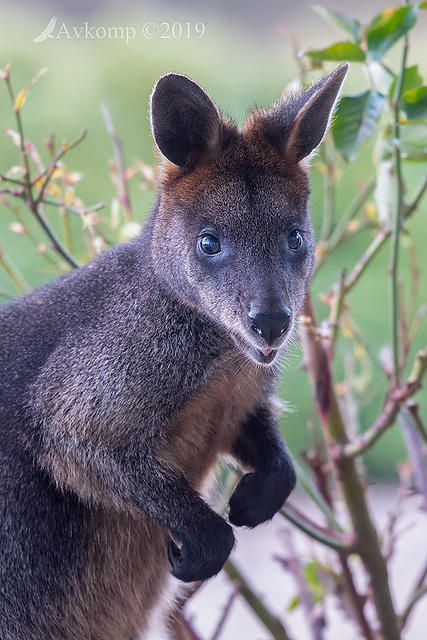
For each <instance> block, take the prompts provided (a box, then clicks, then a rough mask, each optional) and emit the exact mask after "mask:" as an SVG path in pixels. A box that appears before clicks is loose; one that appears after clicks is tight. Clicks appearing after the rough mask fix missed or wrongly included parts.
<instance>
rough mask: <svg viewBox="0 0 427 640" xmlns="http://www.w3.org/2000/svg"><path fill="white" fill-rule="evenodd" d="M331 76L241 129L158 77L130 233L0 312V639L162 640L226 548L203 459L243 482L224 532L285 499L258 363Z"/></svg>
mask: <svg viewBox="0 0 427 640" xmlns="http://www.w3.org/2000/svg"><path fill="white" fill-rule="evenodd" d="M346 71H347V65H342V66H341V67H339V68H338V69H337V70H336V71H335V72H334V73H332V75H330V76H328V77H327V78H324V79H323V80H321V81H320V82H318V83H317V84H315V85H313V86H312V87H311V88H309V89H307V90H305V91H301V92H300V93H298V94H296V95H295V96H294V97H292V98H284V99H282V100H281V101H279V102H278V103H277V104H276V105H275V106H273V107H272V108H271V109H269V110H255V111H253V112H252V113H250V115H249V116H248V118H247V120H246V122H245V124H244V126H243V128H242V130H241V131H239V130H238V129H237V128H236V126H235V125H234V124H233V123H232V122H231V121H229V120H226V119H224V118H223V117H222V116H221V114H220V112H219V111H218V109H217V108H216V106H215V105H214V103H213V102H212V100H211V99H210V98H209V96H208V95H207V94H206V93H205V92H204V91H203V90H202V89H201V88H200V87H199V86H198V85H197V84H195V83H194V82H192V81H191V80H189V79H188V78H186V77H185V76H182V75H176V74H169V75H166V76H164V77H162V78H160V80H159V81H158V83H157V84H156V86H155V88H154V91H153V94H152V99H151V118H152V127H153V134H154V138H155V141H156V143H157V145H158V148H159V150H160V152H161V154H162V155H163V163H162V167H161V178H160V187H159V192H158V197H157V202H156V204H155V206H154V209H153V212H152V214H151V217H150V219H149V221H148V223H147V224H146V225H145V227H144V229H143V231H142V233H141V235H140V236H139V237H137V238H136V239H134V240H133V241H131V242H129V243H128V244H124V245H121V246H118V247H116V248H114V249H112V250H110V251H106V252H105V253H103V254H102V255H100V256H99V257H98V258H96V260H94V261H93V262H91V263H90V264H88V265H86V266H85V267H83V268H81V269H78V270H75V271H73V272H70V273H68V274H67V275H65V276H63V277H61V278H59V279H57V280H55V281H54V282H52V283H50V284H48V285H46V286H43V287H41V288H39V289H37V290H35V291H34V292H33V293H31V294H29V295H27V296H24V297H22V298H20V299H18V300H15V301H13V302H11V303H8V304H5V305H3V306H1V307H0V370H1V385H0V492H1V505H0V556H1V557H0V638H1V640H129V639H130V638H148V639H149V640H154V638H166V637H167V631H166V630H165V629H164V630H161V629H160V627H159V622H160V624H161V625H162V624H164V620H165V619H166V618H167V616H168V613H169V606H170V603H171V602H172V600H173V597H174V595H173V592H174V591H176V588H177V587H178V586H179V584H180V581H181V582H191V581H195V580H203V579H207V578H209V577H211V576H213V575H215V574H216V573H217V572H218V571H219V570H220V569H221V567H222V566H223V564H224V562H225V561H226V559H227V557H228V555H229V553H230V551H231V550H232V548H233V545H234V536H233V531H232V528H231V526H230V525H229V524H228V523H227V522H226V520H225V519H223V518H222V517H220V516H219V515H217V514H216V513H214V511H213V510H212V509H211V508H210V507H209V506H208V504H207V503H206V502H205V501H204V500H203V499H202V497H201V495H200V491H201V490H202V487H203V485H204V483H205V481H206V480H207V477H208V475H209V473H210V472H211V471H212V470H213V468H214V466H215V463H216V462H217V461H218V459H219V458H220V456H222V455H231V456H233V457H234V458H235V459H236V460H237V461H238V462H239V463H240V464H241V465H242V467H243V468H245V469H247V470H248V473H247V474H246V475H244V476H243V478H242V480H241V481H240V482H239V484H238V485H237V487H236V488H235V490H234V493H233V495H232V497H231V500H230V510H229V514H228V520H229V521H230V522H231V523H232V524H234V525H237V526H248V527H255V526H256V525H258V524H259V523H261V522H265V521H266V520H269V519H270V518H272V517H273V515H274V514H275V513H276V511H278V509H279V508H280V507H281V506H282V504H283V502H284V501H285V500H286V498H287V497H288V495H289V493H290V491H291V490H292V488H293V487H294V484H295V472H294V469H293V466H292V463H291V461H290V459H289V457H288V454H287V453H286V450H285V448H284V445H283V443H282V441H281V438H280V435H279V432H278V428H277V424H276V419H275V414H274V409H273V404H272V394H273V393H274V390H275V385H276V380H277V376H278V368H277V364H276V363H277V360H278V358H280V356H281V355H282V354H283V352H284V351H285V349H286V345H287V344H288V343H289V341H290V340H291V336H292V334H294V332H295V329H296V326H297V323H298V317H299V315H300V313H301V309H302V305H303V301H304V297H305V293H306V288H307V284H308V280H309V277H310V272H311V269H312V265H313V256H314V239H313V231H312V226H311V223H310V219H309V214H308V196H309V187H308V177H307V168H306V161H305V159H306V158H307V156H309V154H310V153H311V152H312V151H313V149H315V147H317V145H318V144H319V143H320V141H321V140H322V137H323V135H324V133H325V130H326V127H327V125H328V121H329V118H330V114H331V111H332V109H333V106H334V103H335V100H336V98H337V94H338V92H339V89H340V86H341V84H342V82H343V79H344V76H345V74H346ZM171 573H172V575H171ZM156 629H157V630H156Z"/></svg>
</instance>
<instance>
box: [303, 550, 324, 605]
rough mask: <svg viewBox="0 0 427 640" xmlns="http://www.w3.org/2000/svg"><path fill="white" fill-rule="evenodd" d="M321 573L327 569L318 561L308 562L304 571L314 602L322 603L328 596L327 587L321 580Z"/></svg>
mask: <svg viewBox="0 0 427 640" xmlns="http://www.w3.org/2000/svg"><path fill="white" fill-rule="evenodd" d="M320 571H327V567H325V566H324V565H321V563H320V562H317V561H316V560H311V561H309V562H307V564H306V565H305V566H304V569H303V572H304V577H305V580H306V582H307V586H308V587H309V589H310V592H311V595H312V598H313V600H314V602H322V600H323V599H324V597H325V595H326V594H325V587H324V585H323V584H322V581H321V580H320V576H319V573H320Z"/></svg>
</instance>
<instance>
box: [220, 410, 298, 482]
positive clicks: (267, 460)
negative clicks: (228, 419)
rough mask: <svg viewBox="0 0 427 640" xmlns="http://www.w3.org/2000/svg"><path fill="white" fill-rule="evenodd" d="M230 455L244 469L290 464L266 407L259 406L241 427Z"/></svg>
mask: <svg viewBox="0 0 427 640" xmlns="http://www.w3.org/2000/svg"><path fill="white" fill-rule="evenodd" d="M232 454H233V455H234V456H235V457H236V459H237V460H238V462H240V463H241V464H242V465H243V466H244V467H245V468H248V469H251V470H253V471H260V470H268V469H272V468H275V467H277V466H278V465H285V466H286V463H287V462H289V464H292V463H291V461H290V458H289V455H288V453H287V451H286V449H285V445H284V443H283V440H282V438H281V436H280V432H279V428H278V425H277V420H276V418H275V416H274V415H273V412H272V410H271V409H270V408H269V407H268V406H267V405H263V406H259V407H257V409H256V410H255V411H254V412H253V413H252V414H251V415H250V416H248V418H247V420H246V421H245V422H244V424H243V425H242V428H241V431H240V433H239V436H238V437H237V438H236V440H235V442H234V444H233V451H232Z"/></svg>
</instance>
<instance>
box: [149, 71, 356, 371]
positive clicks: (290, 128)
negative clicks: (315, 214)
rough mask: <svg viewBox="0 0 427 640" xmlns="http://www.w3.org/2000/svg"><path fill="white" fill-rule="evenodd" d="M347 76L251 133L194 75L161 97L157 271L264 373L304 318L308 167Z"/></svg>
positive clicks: (164, 85) (262, 118)
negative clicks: (224, 110)
mask: <svg viewBox="0 0 427 640" xmlns="http://www.w3.org/2000/svg"><path fill="white" fill-rule="evenodd" d="M347 68H348V65H346V64H344V65H341V66H340V67H339V68H338V69H336V70H335V71H334V72H333V73H332V74H331V75H330V76H328V77H326V78H323V79H322V80H321V81H320V82H318V83H317V84H314V85H313V86H311V87H310V88H309V89H307V90H305V91H301V92H300V93H298V94H296V95H294V96H293V97H287V98H283V99H281V100H280V101H279V102H278V103H277V104H276V105H274V106H273V107H272V108H270V109H268V110H255V111H253V112H251V113H250V114H249V116H248V117H247V119H246V122H245V123H244V125H243V128H242V129H241V131H239V130H238V129H237V127H236V126H235V125H234V124H233V123H232V122H230V121H229V120H227V119H225V118H224V117H222V115H221V114H220V112H219V111H218V109H217V107H216V106H215V104H214V103H213V101H212V100H211V98H210V97H209V96H208V95H207V93H205V91H204V90H203V89H202V88H201V87H200V86H199V85H197V84H196V83H194V82H193V81H191V80H190V79H189V78H187V77H185V76H182V75H177V74H168V75H165V76H163V77H162V78H160V80H159V81H158V82H157V84H156V86H155V88H154V91H153V94H152V98H151V119H152V128H153V134H154V138H155V141H156V143H157V146H158V148H159V150H160V152H161V154H162V155H163V156H164V162H163V165H162V172H161V186H160V192H159V204H158V208H157V210H156V214H155V218H154V223H153V236H152V256H153V264H154V268H155V269H156V272H157V275H158V276H159V277H160V278H161V279H162V281H163V282H164V283H166V284H169V285H170V286H171V287H172V288H173V289H174V290H175V291H177V292H178V293H179V295H181V296H182V297H183V298H184V299H185V301H186V302H187V303H189V304H191V305H193V306H195V307H196V308H197V309H198V310H199V311H200V312H202V313H203V314H205V315H207V316H209V317H210V318H211V319H212V320H214V321H215V322H216V323H218V324H219V325H220V326H221V327H222V328H223V329H225V330H226V332H227V333H228V334H229V335H230V336H231V337H232V338H233V339H234V341H235V343H236V344H237V346H238V347H239V348H240V349H241V350H242V351H243V352H244V353H245V354H246V355H248V356H249V357H250V358H251V359H252V360H255V361H256V362H259V363H262V364H270V363H271V362H272V361H273V360H274V358H275V357H276V355H277V353H278V350H279V349H280V348H281V347H283V346H285V345H286V344H287V343H288V342H289V339H290V336H291V335H292V332H293V330H294V329H295V327H296V324H297V321H298V316H299V314H300V312H301V309H302V305H303V301H304V297H305V293H306V287H307V283H308V279H309V277H310V273H311V269H312V266H313V261H314V246H315V245H314V236H313V229H312V225H311V222H310V217H309V213H308V197H309V186H308V177H307V163H306V158H307V157H308V156H309V155H310V154H311V153H312V151H313V150H314V149H315V148H316V147H317V146H318V145H319V143H320V142H321V140H322V138H323V136H324V134H325V131H326V129H327V126H328V122H329V119H330V115H331V113H332V111H333V107H334V104H335V101H336V98H337V95H338V92H339V90H340V87H341V84H342V82H343V80H344V77H345V75H346V73H347Z"/></svg>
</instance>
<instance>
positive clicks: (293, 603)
mask: <svg viewBox="0 0 427 640" xmlns="http://www.w3.org/2000/svg"><path fill="white" fill-rule="evenodd" d="M300 604H301V599H300V597H299V596H294V597H293V598H292V600H291V601H290V603H289V604H288V607H287V610H288V611H289V612H290V611H294V610H295V609H296V608H297V607H299V605H300Z"/></svg>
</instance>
